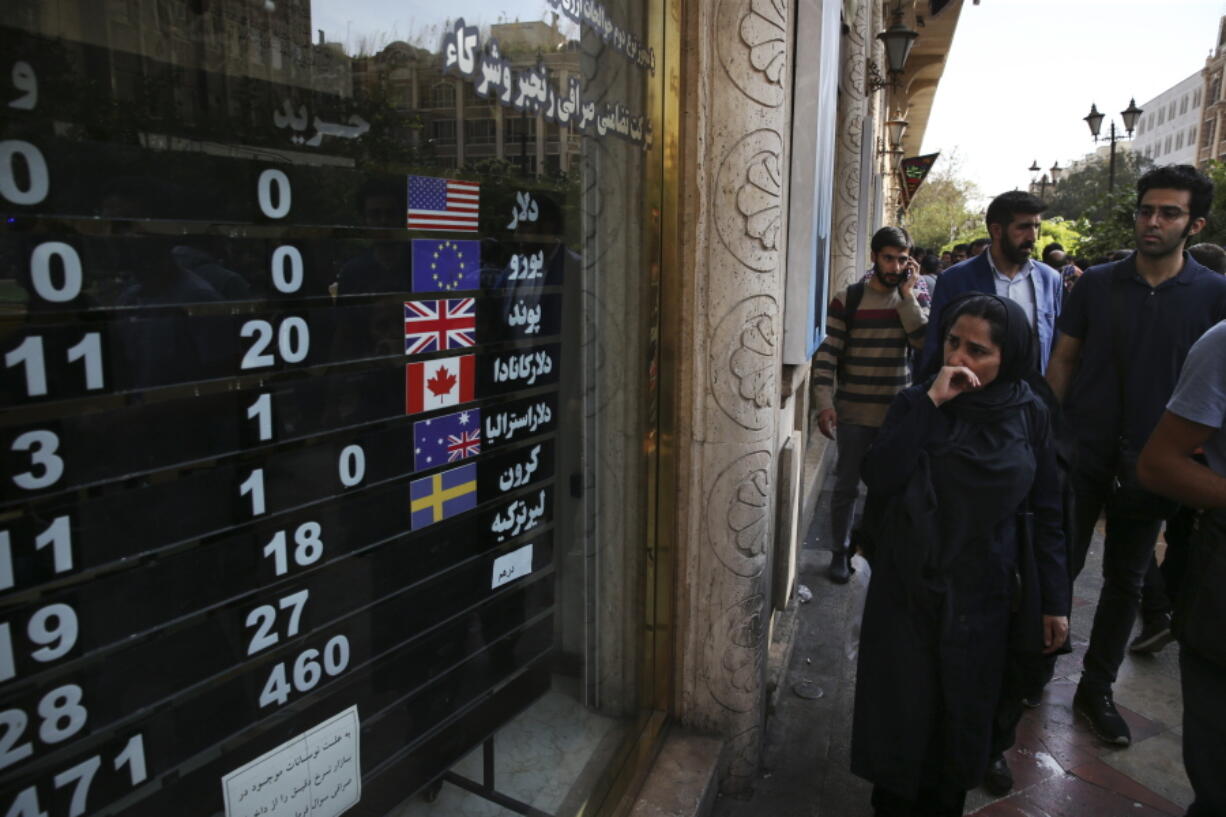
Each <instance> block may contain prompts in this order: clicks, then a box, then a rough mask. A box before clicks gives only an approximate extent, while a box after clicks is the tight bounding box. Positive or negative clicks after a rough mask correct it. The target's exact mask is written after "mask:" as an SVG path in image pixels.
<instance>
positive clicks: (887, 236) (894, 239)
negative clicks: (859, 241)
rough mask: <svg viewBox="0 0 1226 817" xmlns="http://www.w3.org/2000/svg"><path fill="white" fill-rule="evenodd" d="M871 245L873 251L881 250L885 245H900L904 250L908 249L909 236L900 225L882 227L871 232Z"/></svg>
mask: <svg viewBox="0 0 1226 817" xmlns="http://www.w3.org/2000/svg"><path fill="white" fill-rule="evenodd" d="M871 246H872V249H873V252H881V251H882V250H884V249H885V248H886V247H901V248H903V249H904V250H910V249H911V236H909V235H907V231H906V230H904V229H903V228H902V227H882V228H881V229H880V230H878V231H877V232H875V233H873V240H872V244H871Z"/></svg>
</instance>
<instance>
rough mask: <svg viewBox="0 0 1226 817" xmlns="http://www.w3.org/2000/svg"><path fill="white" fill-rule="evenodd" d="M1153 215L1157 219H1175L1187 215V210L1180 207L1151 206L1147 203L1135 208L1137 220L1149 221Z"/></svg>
mask: <svg viewBox="0 0 1226 817" xmlns="http://www.w3.org/2000/svg"><path fill="white" fill-rule="evenodd" d="M1155 215H1157V216H1158V220H1159V221H1175V220H1176V219H1180V218H1183V217H1184V216H1186V215H1188V211H1187V210H1184V209H1182V208H1180V207H1174V206H1166V207H1153V206H1151V205H1148V204H1142V205H1141V206H1140V207H1138V208H1137V210H1136V217H1137V220H1138V221H1149V220H1150V219H1151V218H1153V217H1154V216H1155Z"/></svg>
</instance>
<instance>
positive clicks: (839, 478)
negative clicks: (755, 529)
mask: <svg viewBox="0 0 1226 817" xmlns="http://www.w3.org/2000/svg"><path fill="white" fill-rule="evenodd" d="M910 247H911V238H910V236H908V235H907V233H906V231H905V230H903V229H902V228H900V227H882V228H881V229H880V230H878V231H877V232H876V233H875V234H874V235H873V240H872V244H871V249H872V260H873V270H872V275H871V276H870V277H869V278H868V279H867V280H864V281H859V282H857V283H854V284H852V285H850V286H848V287H845V288H844V289H841V290H839V291H838V292H836V293H835V295H834V300H833V301H831V302H830V308H829V310H828V311H827V313H826V339H825V340H823V341H822V345H821V346H820V347H818V350H817V354H816V355H815V357H814V363H813V369H814V373H813V378H812V381H811V389H812V403H813V406H814V407H815V408H816V409H817V411H818V415H817V425H818V428H819V429H820V430H821V432H822V434H825V435H826V436H827V437H829V438H830V439H832V440H836V441H837V444H838V452H839V456H838V462H837V464H836V465H835V472H834V473H835V481H834V491H833V495H832V497H831V501H830V529H831V541H832V543H833V550H834V556H833V558H832V559H831V561H830V580H831V581H833V582H836V583H838V584H843V583H845V582H846V581H847V580H848V578H850V575H851V564H850V562H851V552H850V545H849V542H848V537H849V536H850V534H851V523H852V513H853V511H854V510H855V504H856V497H857V496H858V495H859V493H860V462H861V461H862V460H863V459H864V454H865V452H867V451H868V448H869V446H870V445H872V442H873V439H874V438H875V437H876V436H877V429H878V428H879V427H880V426H881V423H882V422H883V421H884V420H885V414H886V410H887V409H889V407H890V403H891V402H893V400H894V395H896V394H898V392H900V391H902V390H903V389H905V388H906V387H907V386H909V385H911V371H910V367H909V366H908V361H907V349H908V347H912V348H914V349H916V350H917V351H918V350H919V349H920V348H921V347H922V345H923V342H924V329H925V327H926V326H927V323H928V309H927V305H926V304H921V302H920V300H919V299H918V298H917V297H916V285H917V283H919V280H920V279H919V263H918V262H917V261H916V260H915V259H914V258H912V257H911V255H910ZM836 381H837V383H838V386H837V391H836V386H835V383H836Z"/></svg>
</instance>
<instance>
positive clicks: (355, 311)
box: [329, 179, 411, 422]
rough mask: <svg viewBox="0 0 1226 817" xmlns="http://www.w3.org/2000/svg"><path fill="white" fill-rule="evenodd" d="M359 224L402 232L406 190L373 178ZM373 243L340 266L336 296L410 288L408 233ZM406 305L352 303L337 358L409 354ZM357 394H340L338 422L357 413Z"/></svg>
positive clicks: (341, 312) (361, 200)
mask: <svg viewBox="0 0 1226 817" xmlns="http://www.w3.org/2000/svg"><path fill="white" fill-rule="evenodd" d="M354 204H355V209H356V212H357V224H358V225H359V226H362V227H374V228H385V229H391V228H399V229H403V228H404V226H405V219H406V217H407V216H406V211H405V192H404V190H403V189H402V186H401V185H399V184H397V183H396V182H394V181H392V180H390V179H372V180H370V181H367V182H366V183H365V184H363V185H362V187H361V188H359V190H358V192H357V195H356V196H355V200H354ZM391 235H392V236H393V237H392V238H388V239H378V240H375V241H372V242H370V244H369V245H368V246H367V247H366V248H364V249H363V250H362V251H361V252H359V253H358V254H357V255H355V256H354V257H353V258H351V259H350V260H348V261H346V262H345V263H344V265H342V266H341V268H340V271H339V272H338V274H337V276H336V282H335V284H334V286H333V288H332V294H333V296H344V295H355V294H361V293H376V292H404V291H407V290H408V289H409V283H408V282H409V269H410V263H411V262H410V260H409V246H410V245H409V241H408V240H407V239H406V238H405V237H404V235H403V233H400V232H397V233H393V234H391ZM402 310H403V307H402V306H401V305H400V304H399V303H394V302H389V301H379V302H376V303H356V304H355V303H347V302H346V301H344V300H342V301H340V302H339V303H338V305H337V310H336V332H335V334H334V335H333V338H332V354H331V357H332V358H333V359H335V360H352V359H357V358H368V357H376V356H387V355H397V354H402V353H403V351H404V331H403V329H402V327H403V325H404V324H403V317H402ZM361 399H363V397H362V396H361V395H357V394H338V395H336V399H335V401H334V402H333V403H332V404H331V405H330V407H329V409H330V411H332V412H335V413H337V414H338V415H339V416H338V417H337V418H336V419H337V422H341V421H343V419H344V416H348V415H349V414H351V413H354V412H355V411H356V409H357V406H356V402H357V401H359V400H361Z"/></svg>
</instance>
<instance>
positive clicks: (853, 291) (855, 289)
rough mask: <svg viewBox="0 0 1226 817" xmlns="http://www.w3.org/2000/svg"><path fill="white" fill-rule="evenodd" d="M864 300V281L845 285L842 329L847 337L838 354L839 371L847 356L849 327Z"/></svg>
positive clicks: (849, 342) (849, 340) (849, 336)
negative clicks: (845, 300)
mask: <svg viewBox="0 0 1226 817" xmlns="http://www.w3.org/2000/svg"><path fill="white" fill-rule="evenodd" d="M863 300H864V282H863V281H858V282H856V283H854V284H849V285H848V287H847V303H845V304H843V331H844V332H846V333H847V339H846V340H844V341H843V353H842V354H840V355H839V371H842V369H843V359H844V358H845V357H847V347H848V346H850V345H851V327H852V325H853V324H855V322H856V310H858V309H859V308H860V302H861V301H863Z"/></svg>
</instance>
